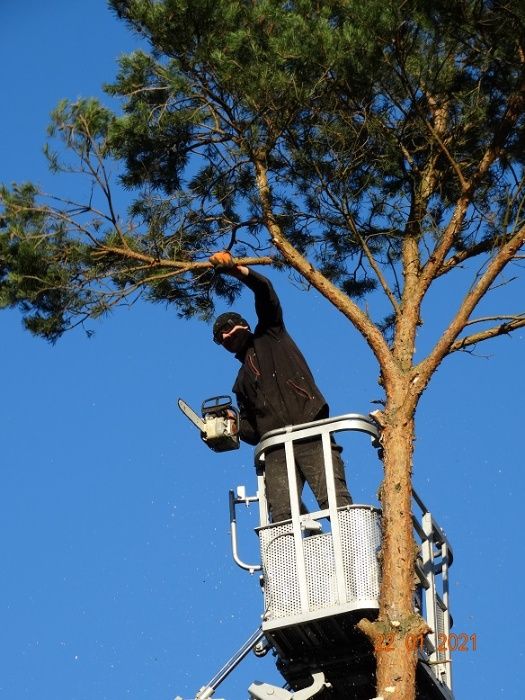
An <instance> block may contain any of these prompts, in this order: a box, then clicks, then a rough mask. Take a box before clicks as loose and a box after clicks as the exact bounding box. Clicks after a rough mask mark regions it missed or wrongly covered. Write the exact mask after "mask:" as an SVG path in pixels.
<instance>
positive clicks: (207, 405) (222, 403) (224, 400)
mask: <svg viewBox="0 0 525 700" xmlns="http://www.w3.org/2000/svg"><path fill="white" fill-rule="evenodd" d="M227 408H233V403H232V398H231V396H227V395H226V394H223V395H221V396H212V397H210V398H209V399H204V401H203V402H202V406H201V412H202V415H204V414H205V413H217V412H218V411H225V410H226V409H227Z"/></svg>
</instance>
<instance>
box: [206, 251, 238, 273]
mask: <svg viewBox="0 0 525 700" xmlns="http://www.w3.org/2000/svg"><path fill="white" fill-rule="evenodd" d="M210 262H211V264H212V265H213V267H215V268H221V267H223V268H226V269H230V270H231V269H232V268H233V267H235V262H234V260H233V258H232V256H231V253H230V252H229V251H227V250H221V251H219V252H218V253H214V254H213V255H212V256H211V257H210Z"/></svg>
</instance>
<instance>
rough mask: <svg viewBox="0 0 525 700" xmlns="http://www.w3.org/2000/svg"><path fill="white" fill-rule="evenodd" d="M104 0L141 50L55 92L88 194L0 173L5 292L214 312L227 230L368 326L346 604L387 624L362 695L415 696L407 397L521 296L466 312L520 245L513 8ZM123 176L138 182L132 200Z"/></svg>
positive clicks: (36, 316) (520, 59) (520, 43)
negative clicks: (376, 457)
mask: <svg viewBox="0 0 525 700" xmlns="http://www.w3.org/2000/svg"><path fill="white" fill-rule="evenodd" d="M110 5H111V7H112V8H113V10H114V12H116V13H117V15H118V17H120V18H121V19H122V20H123V21H124V22H126V23H127V24H128V25H129V27H130V29H132V30H133V31H136V32H139V33H140V34H141V35H142V36H143V37H144V39H145V40H146V41H147V42H148V43H149V46H150V51H145V50H144V51H137V52H135V53H133V54H131V55H128V56H125V57H123V58H122V59H121V62H120V71H119V73H118V75H117V77H116V79H115V80H114V82H113V83H112V84H110V85H108V86H107V88H106V90H107V93H108V95H111V96H112V97H113V98H116V99H117V100H119V105H120V109H119V111H118V112H112V111H111V110H110V109H108V108H107V107H104V106H103V105H101V104H100V103H99V102H97V101H95V100H79V101H77V102H75V103H69V102H63V103H61V104H60V105H58V107H57V109H56V110H55V112H54V113H53V115H52V125H51V128H50V139H51V143H52V144H53V143H54V144H55V146H54V148H55V149H56V150H53V146H52V145H49V146H48V148H47V150H46V153H47V156H48V159H49V163H50V167H51V168H52V169H54V170H56V171H68V170H73V171H75V172H80V173H81V174H82V175H83V176H85V177H86V178H87V180H88V182H89V183H90V189H89V192H90V196H89V197H88V198H87V199H86V201H85V202H80V203H79V202H72V201H69V200H68V199H67V198H63V199H59V198H56V197H55V198H51V197H46V196H43V195H42V194H41V193H40V192H39V191H38V190H37V188H35V187H34V186H33V185H31V184H23V185H14V186H12V187H3V188H2V189H1V191H0V200H1V203H2V209H3V211H2V215H1V216H2V218H1V221H0V305H2V306H4V307H7V306H12V307H13V306H16V307H19V308H20V309H21V311H22V313H23V314H24V318H25V323H26V325H27V327H28V328H29V329H30V330H31V331H32V332H34V333H36V334H39V335H41V336H43V337H45V338H47V339H49V340H51V341H55V340H56V339H57V338H59V337H60V335H61V334H62V333H63V332H64V331H65V330H66V329H68V328H70V327H71V326H73V325H75V324H76V323H79V322H82V321H83V320H84V319H85V318H87V317H96V316H97V315H100V314H103V313H106V312H107V311H109V310H110V309H111V308H112V307H113V306H115V305H117V304H119V303H122V302H123V300H125V299H130V298H135V296H137V295H139V294H142V295H144V296H145V297H146V298H148V299H150V300H151V301H162V302H169V303H171V304H174V305H175V307H176V308H177V309H178V311H179V313H180V314H181V315H183V316H190V315H193V314H198V315H200V316H201V317H202V318H209V316H210V315H211V313H212V311H213V302H214V298H216V297H217V296H220V297H223V298H227V299H230V300H233V298H234V297H235V294H236V292H237V287H236V286H235V284H234V283H232V282H231V281H228V279H226V278H223V277H221V276H216V275H214V274H213V272H212V270H211V268H210V265H209V263H208V262H207V259H208V256H209V255H210V254H211V253H212V252H214V251H216V250H217V249H220V248H228V249H230V250H231V251H232V252H233V254H234V255H235V256H236V257H237V259H238V260H239V262H240V263H242V264H248V265H250V264H266V265H275V266H277V267H280V268H287V269H293V270H294V271H295V272H296V273H298V274H299V275H301V276H302V277H303V278H304V279H305V280H306V281H307V282H308V283H309V284H310V285H312V286H313V287H315V288H316V289H317V290H318V291H319V292H320V293H321V294H323V295H324V296H325V297H326V298H328V299H329V300H330V301H331V302H332V303H333V304H334V305H335V306H336V308H338V309H339V310H340V311H341V313H342V314H343V315H344V316H345V317H346V318H347V319H348V320H349V321H350V322H351V323H352V324H353V325H354V326H355V328H356V329H357V330H358V331H359V332H360V333H361V335H362V336H363V338H364V340H365V341H366V342H367V344H368V345H369V347H370V350H371V351H372V353H373V354H374V356H375V357H376V359H377V362H378V366H379V370H380V379H379V381H380V384H381V385H382V387H383V389H384V393H385V407H384V410H383V411H382V412H380V413H379V414H378V421H379V422H380V423H381V425H382V428H383V432H382V443H383V451H384V479H383V482H382V485H381V489H380V495H381V503H382V508H383V526H384V541H383V549H382V567H383V568H382V571H383V583H382V592H381V601H380V602H381V607H380V613H379V618H378V620H377V622H374V623H363V624H362V625H361V627H362V630H363V631H364V632H365V633H366V634H368V635H369V636H370V637H371V638H372V639H374V638H376V637H377V636H378V635H384V634H387V633H388V634H393V635H394V636H395V638H396V639H397V640H398V641H399V643H398V644H394V645H393V652H392V653H389V654H379V655H378V659H377V662H378V664H377V669H378V673H377V695H378V697H384V698H387V697H390V696H391V695H392V689H395V697H400V698H404V699H406V700H409V699H410V698H414V682H415V681H414V678H415V667H416V654H415V652H414V653H413V654H409V653H407V651H406V647H405V644H404V643H403V642H404V639H405V638H406V637H407V636H408V635H418V634H420V633H422V632H424V631H425V625H424V622H423V621H422V620H421V618H419V617H418V616H416V615H414V612H413V607H412V593H413V562H414V541H413V536H412V521H411V505H410V504H411V473H412V457H413V445H414V435H415V424H414V419H415V413H416V409H417V406H418V402H419V399H420V398H421V396H422V394H423V392H424V390H425V389H426V387H427V385H428V383H429V381H430V379H431V377H432V375H433V374H434V373H435V371H436V370H437V368H438V367H439V365H440V364H441V362H442V361H443V360H444V359H445V358H446V357H447V356H449V355H453V354H454V353H455V352H458V351H464V350H468V349H470V348H472V346H474V345H475V344H477V343H480V342H482V341H485V340H488V339H490V338H494V337H496V336H498V335H503V334H509V333H511V332H512V331H514V330H515V329H517V328H520V327H523V326H525V314H524V313H523V311H522V310H520V309H517V310H512V309H511V310H509V309H502V310H501V313H500V314H492V315H491V316H490V317H487V316H484V317H481V318H476V317H475V315H474V314H475V312H476V309H477V308H478V306H479V304H480V302H481V301H482V300H483V298H484V296H485V295H486V294H487V292H488V291H489V290H491V289H494V288H495V287H496V286H497V285H498V284H501V283H502V280H503V279H504V278H503V277H502V275H503V274H504V273H505V272H506V271H507V270H509V269H510V267H511V266H513V268H514V267H516V273H518V272H519V267H518V265H519V260H520V259H522V258H523V246H524V243H525V219H524V216H523V204H524V202H525V200H524V174H523V158H524V156H523V154H524V153H525V149H524V145H525V130H524V122H525V9H523V8H521V6H520V5H519V4H515V5H510V4H508V3H504V2H499V0H498V1H496V0H494V1H492V2H488V1H484V0H475V1H474V0H449V1H447V2H444V1H442V0H437V1H436V2H433V3H427V2H417V1H416V0H409V1H408V2H405V3H400V4H399V5H398V4H395V3H384V2H377V1H376V0H369V1H368V2H366V3H365V2H355V1H353V0H346V1H345V0H317V1H316V2H311V1H308V2H306V1H304V0H297V1H296V2H279V1H278V0H258V1H257V2H256V1H255V0H191V1H190V0H162V1H161V0H157V1H153V0H112V1H111V2H110ZM115 165H116V166H119V167H120V181H119V183H115V182H113V181H112V179H111V177H110V170H111V167H113V166H115ZM110 166H111V167H110ZM115 186H117V187H118V186H122V187H124V188H126V189H128V190H129V191H130V197H131V200H132V203H131V205H130V207H129V210H128V211H127V212H124V213H118V212H117V211H116V208H115V204H114V202H115V197H114V188H115ZM474 263H476V265H475V266H474ZM463 268H464V269H463ZM458 272H461V274H463V275H464V276H465V278H466V277H467V276H468V275H471V276H470V277H469V278H468V279H465V284H464V286H465V290H466V291H465V294H464V295H463V296H462V297H461V298H459V297H458V298H454V297H453V294H452V292H450V293H449V292H448V291H447V299H446V306H447V308H450V320H449V323H448V325H447V327H446V328H445V329H444V331H443V333H442V334H441V336H440V337H439V338H438V339H436V341H435V344H434V346H433V347H430V348H429V349H428V351H427V352H426V355H425V356H424V357H423V359H416V347H415V343H416V336H417V331H418V328H419V326H420V325H421V324H422V323H423V322H424V320H425V313H427V307H424V302H425V301H426V300H427V298H428V295H429V294H430V293H431V291H433V290H434V289H435V287H436V282H437V281H438V280H440V281H442V280H444V279H450V278H451V277H452V275H456V274H457V273H458ZM447 275H450V277H449V278H446V276H447ZM446 289H447V290H448V289H452V288H451V287H450V286H449V287H446ZM365 297H366V302H367V303H366V305H365V304H364V303H363V301H362V300H363V299H364V298H365ZM389 689H390V690H389Z"/></svg>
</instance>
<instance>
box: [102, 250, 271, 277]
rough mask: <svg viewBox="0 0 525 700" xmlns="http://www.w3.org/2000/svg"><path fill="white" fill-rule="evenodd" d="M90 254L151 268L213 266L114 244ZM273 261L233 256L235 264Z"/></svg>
mask: <svg viewBox="0 0 525 700" xmlns="http://www.w3.org/2000/svg"><path fill="white" fill-rule="evenodd" d="M92 255H93V256H94V257H103V256H105V255H117V256H119V257H121V258H124V259H126V260H140V261H141V262H143V263H147V264H148V265H149V266H150V267H151V268H161V267H171V268H175V269H176V270H180V269H184V271H189V270H205V269H206V268H211V267H213V265H212V264H211V263H210V262H208V261H206V260H203V261H202V262H192V261H191V260H170V259H168V258H155V257H153V256H152V255H146V254H145V253H139V252H137V251H136V250H131V249H130V248H118V247H115V246H104V245H101V246H99V247H98V248H96V250H94V251H93V253H92ZM275 262H276V261H275V258H271V257H268V256H265V257H261V258H256V257H253V258H235V263H236V264H237V265H273V264H275Z"/></svg>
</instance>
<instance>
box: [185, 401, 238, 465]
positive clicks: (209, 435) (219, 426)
mask: <svg viewBox="0 0 525 700" xmlns="http://www.w3.org/2000/svg"><path fill="white" fill-rule="evenodd" d="M177 403H178V405H179V408H180V410H181V411H182V412H183V413H184V415H185V416H186V418H189V420H190V421H191V422H192V423H193V425H195V426H196V427H197V428H198V429H199V430H200V432H201V438H202V440H204V442H205V443H206V445H208V447H209V448H210V449H211V450H213V451H214V452H227V451H228V450H236V449H238V447H239V445H240V440H239V411H238V410H237V409H236V408H235V406H234V405H233V404H232V400H231V397H230V396H212V397H211V398H210V399H205V400H204V401H203V402H202V406H201V414H202V418H200V417H199V416H198V415H197V414H196V413H195V411H194V410H193V409H192V408H191V407H190V406H188V404H187V403H186V402H185V401H183V399H179V400H178V402H177Z"/></svg>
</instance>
